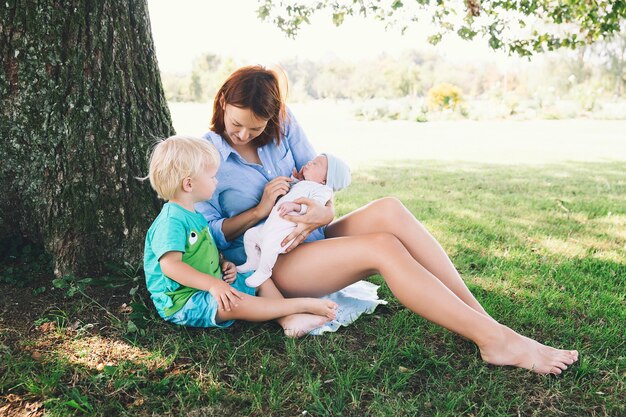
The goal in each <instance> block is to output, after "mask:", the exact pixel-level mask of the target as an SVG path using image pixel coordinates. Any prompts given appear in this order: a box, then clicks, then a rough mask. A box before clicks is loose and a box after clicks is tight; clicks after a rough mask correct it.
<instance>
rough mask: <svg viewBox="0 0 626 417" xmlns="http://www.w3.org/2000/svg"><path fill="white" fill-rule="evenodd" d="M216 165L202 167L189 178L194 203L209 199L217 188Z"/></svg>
mask: <svg viewBox="0 0 626 417" xmlns="http://www.w3.org/2000/svg"><path fill="white" fill-rule="evenodd" d="M216 175H217V167H210V168H204V169H203V170H202V171H201V172H200V174H199V175H197V176H195V177H192V178H191V187H192V188H191V192H192V194H193V200H194V202H195V203H199V202H201V201H206V200H210V199H211V197H212V196H213V193H214V192H215V189H216V188H217V178H216Z"/></svg>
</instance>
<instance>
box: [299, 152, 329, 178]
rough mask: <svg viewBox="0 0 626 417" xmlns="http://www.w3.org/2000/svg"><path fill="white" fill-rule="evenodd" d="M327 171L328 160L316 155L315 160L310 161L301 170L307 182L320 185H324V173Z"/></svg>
mask: <svg viewBox="0 0 626 417" xmlns="http://www.w3.org/2000/svg"><path fill="white" fill-rule="evenodd" d="M327 171H328V160H327V159H326V156H324V155H318V156H317V157H315V159H312V160H310V161H309V162H307V164H306V165H305V166H304V167H303V168H302V175H303V176H304V179H305V180H307V181H314V182H318V183H320V184H326V172H327Z"/></svg>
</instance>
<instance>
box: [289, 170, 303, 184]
mask: <svg viewBox="0 0 626 417" xmlns="http://www.w3.org/2000/svg"><path fill="white" fill-rule="evenodd" d="M302 169H304V167H302ZM302 169H301V170H300V171H298V170H296V169H295V168H294V169H293V171H291V176H292V177H294V178H295V179H297V180H300V181H302V180H304V175H303V174H302Z"/></svg>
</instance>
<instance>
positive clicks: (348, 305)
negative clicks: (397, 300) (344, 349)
mask: <svg viewBox="0 0 626 417" xmlns="http://www.w3.org/2000/svg"><path fill="white" fill-rule="evenodd" d="M378 288H379V286H378V285H376V284H372V283H371V282H368V281H358V282H355V283H354V284H352V285H349V286H347V287H346V288H344V289H343V290H339V291H337V292H334V293H332V294H329V295H326V296H324V297H322V299H325V300H332V301H334V302H336V303H337V304H338V305H339V307H338V308H337V317H336V318H335V319H334V320H331V321H329V322H328V323H326V324H325V325H323V326H321V327H318V328H317V329H313V330H311V331H310V332H309V334H310V335H313V336H318V335H321V334H322V333H326V332H336V331H337V329H339V328H340V327H341V326H347V325H349V324H350V323H352V322H353V321H355V320H356V319H358V318H359V316H360V315H361V314H363V313H367V314H370V313H373V312H374V310H375V309H376V307H377V306H378V305H379V304H387V301H385V300H381V299H379V298H378Z"/></svg>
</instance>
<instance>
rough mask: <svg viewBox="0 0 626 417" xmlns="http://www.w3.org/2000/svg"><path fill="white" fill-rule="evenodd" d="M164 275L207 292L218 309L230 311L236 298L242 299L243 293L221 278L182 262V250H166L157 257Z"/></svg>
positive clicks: (235, 305) (234, 305)
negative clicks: (215, 302) (213, 299)
mask: <svg viewBox="0 0 626 417" xmlns="http://www.w3.org/2000/svg"><path fill="white" fill-rule="evenodd" d="M159 264H160V265H161V270H162V271H163V273H164V274H165V275H167V276H168V277H169V278H171V279H173V280H174V281H176V282H178V283H179V284H181V285H184V286H186V287H190V288H196V289H198V290H202V291H207V292H209V293H210V294H211V295H212V296H213V297H214V298H215V300H216V301H217V304H218V307H219V309H220V310H226V311H230V310H231V308H234V307H237V306H238V304H237V301H238V300H237V299H240V300H243V295H244V294H243V293H241V292H239V291H237V290H236V289H235V288H233V287H231V286H230V285H228V284H227V283H226V282H224V281H222V280H221V279H218V278H215V277H212V276H211V275H208V274H204V273H202V272H200V271H198V270H196V269H195V268H193V267H192V266H190V265H187V264H186V263H184V262H183V254H182V252H174V251H172V252H167V253H165V254H164V255H163V256H161V258H160V259H159Z"/></svg>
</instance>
